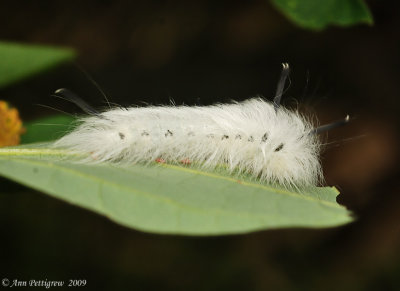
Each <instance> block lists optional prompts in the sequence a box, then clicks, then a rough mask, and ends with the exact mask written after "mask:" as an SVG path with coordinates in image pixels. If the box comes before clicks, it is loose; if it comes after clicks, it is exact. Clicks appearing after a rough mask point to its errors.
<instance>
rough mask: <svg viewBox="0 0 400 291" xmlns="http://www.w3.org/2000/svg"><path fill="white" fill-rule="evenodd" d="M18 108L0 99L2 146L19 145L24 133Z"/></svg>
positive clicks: (0, 138) (0, 142)
mask: <svg viewBox="0 0 400 291" xmlns="http://www.w3.org/2000/svg"><path fill="white" fill-rule="evenodd" d="M24 131H25V129H24V128H23V127H22V121H21V119H20V118H19V114H18V110H17V109H15V108H10V107H9V106H8V104H7V102H5V101H1V100H0V147H5V146H13V145H17V144H19V142H20V135H21V134H22V133H24Z"/></svg>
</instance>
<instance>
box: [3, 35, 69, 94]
mask: <svg viewBox="0 0 400 291" xmlns="http://www.w3.org/2000/svg"><path fill="white" fill-rule="evenodd" d="M74 57H75V53H74V51H73V50H71V49H67V48H56V47H49V46H39V45H27V44H19V43H12V42H0V88H2V87H5V86H8V85H11V84H13V83H15V82H18V81H20V80H22V79H24V78H27V77H30V76H32V75H35V74H37V73H40V72H42V71H44V70H48V69H50V68H52V67H55V66H57V65H59V64H60V63H62V62H65V61H70V60H72V59H73V58H74Z"/></svg>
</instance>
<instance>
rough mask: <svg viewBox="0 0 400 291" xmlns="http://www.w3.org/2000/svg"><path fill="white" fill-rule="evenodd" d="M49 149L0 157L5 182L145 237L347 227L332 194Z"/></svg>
mask: <svg viewBox="0 0 400 291" xmlns="http://www.w3.org/2000/svg"><path fill="white" fill-rule="evenodd" d="M73 159H74V157H73V156H71V154H69V153H67V152H65V151H59V150H53V149H50V148H49V147H48V146H47V145H46V144H44V145H42V146H37V145H31V146H22V147H17V148H3V149H0V175H2V176H4V177H6V178H9V179H11V180H14V181H16V182H19V183H21V184H24V185H26V186H29V187H32V188H34V189H37V190H40V191H43V192H44V193H47V194H49V195H51V196H54V197H56V198H59V199H62V200H64V201H67V202H69V203H72V204H75V205H78V206H81V207H84V208H87V209H90V210H92V211H95V212H97V213H99V214H102V215H105V216H106V217H108V218H110V219H112V220H114V221H116V222H118V223H120V224H123V225H125V226H128V227H131V228H135V229H138V230H142V231H148V232H155V233H168V234H183V235H221V234H237V233H247V232H251V231H257V230H264V229H271V228H282V227H312V228H319V227H331V226H338V225H342V224H345V223H348V222H350V221H351V220H352V218H351V217H350V213H349V212H348V211H347V210H346V209H345V208H344V207H342V206H340V205H338V204H337V203H336V200H335V197H336V196H337V194H338V191H337V190H336V189H335V188H330V187H325V188H310V189H307V190H304V191H303V193H296V192H294V191H290V190H286V189H278V188H273V187H271V186H268V185H263V184H259V183H256V182H251V181H249V180H248V179H245V178H244V179H242V178H240V181H239V180H238V178H235V177H232V176H227V175H223V174H221V173H209V172H203V171H200V170H197V169H193V168H186V167H180V166H175V165H166V164H155V163H154V164H151V165H148V166H143V165H132V166H129V167H127V166H125V167H123V166H116V165H112V164H97V165H87V164H79V163H73V162H71V160H73Z"/></svg>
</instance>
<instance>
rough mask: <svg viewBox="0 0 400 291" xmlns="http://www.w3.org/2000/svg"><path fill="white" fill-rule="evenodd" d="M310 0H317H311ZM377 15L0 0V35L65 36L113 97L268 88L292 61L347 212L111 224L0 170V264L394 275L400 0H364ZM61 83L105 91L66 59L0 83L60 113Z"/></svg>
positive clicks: (229, 279) (25, 111) (224, 277)
mask: <svg viewBox="0 0 400 291" xmlns="http://www.w3.org/2000/svg"><path fill="white" fill-rule="evenodd" d="M321 3H322V2H321ZM367 3H368V5H369V7H370V8H371V11H372V13H373V16H374V20H375V25H374V26H372V27H370V26H366V25H358V26H353V27H350V28H338V27H331V28H328V29H326V30H324V31H321V32H314V31H309V30H304V29H302V28H299V27H297V26H295V25H294V24H293V23H291V22H289V21H288V20H287V19H286V18H284V17H283V16H282V15H281V14H280V13H279V12H277V11H276V10H275V9H274V7H273V6H271V4H270V3H269V2H268V1H266V0H263V1H205V0H195V1H186V2H184V1H182V2H180V1H160V0H159V1H97V2H96V1H81V2H74V1H0V39H2V40H9V41H21V42H26V43H35V44H48V45H57V46H66V47H72V48H75V49H76V50H77V52H78V53H79V58H78V60H77V63H78V64H79V65H80V66H81V67H83V68H84V69H85V70H86V71H87V72H88V73H89V74H90V75H91V76H92V77H93V78H94V79H95V80H96V81H97V82H98V83H99V85H100V87H101V88H102V89H103V90H104V91H105V93H106V94H107V95H108V96H109V99H110V100H111V102H115V103H117V104H122V105H130V104H141V102H142V101H145V102H149V103H153V104H168V102H169V100H170V99H173V100H175V102H176V103H177V104H182V103H185V104H198V103H201V104H210V103H213V102H226V101H229V100H231V99H234V100H243V99H246V98H249V97H252V96H255V95H258V94H261V95H263V96H266V97H267V98H268V97H272V96H273V94H274V92H275V88H276V83H277V80H278V78H279V73H280V69H281V65H280V63H282V62H289V63H290V65H291V68H292V73H291V80H292V82H291V86H290V88H289V89H288V91H287V92H286V94H285V96H284V104H285V105H286V106H288V107H297V106H299V107H300V108H302V109H304V110H306V111H308V112H311V114H315V115H316V116H318V118H319V120H320V122H321V123H327V122H331V121H333V120H337V119H339V118H343V117H344V116H345V115H346V114H350V115H351V116H352V117H354V119H353V120H352V122H351V123H350V124H349V125H348V126H346V127H343V128H340V129H336V130H333V131H332V132H330V133H329V135H325V136H324V137H323V138H324V139H325V141H326V142H327V143H328V146H327V148H326V151H325V152H324V154H323V156H322V161H323V165H324V171H325V177H326V181H327V184H328V185H336V186H337V187H338V188H339V189H340V191H341V194H340V196H339V197H338V202H339V203H341V204H343V205H345V206H346V207H348V208H349V209H351V210H353V211H354V213H355V215H356V216H357V217H358V219H357V221H356V222H354V223H352V224H350V225H346V226H343V227H338V228H332V229H321V230H310V229H283V230H272V231H263V232H258V233H252V234H248V235H237V236H222V237H181V236H161V235H155V234H147V233H141V232H137V231H135V230H131V229H127V228H124V227H122V226H119V225H116V224H114V223H112V222H110V221H109V220H107V219H106V218H104V217H101V216H98V215H96V214H93V213H91V212H88V211H86V210H83V209H80V208H77V207H74V206H71V205H68V204H66V203H64V202H60V201H58V200H55V199H53V198H50V197H48V196H46V195H44V194H41V193H37V192H34V191H32V190H30V189H27V188H25V187H23V186H20V185H17V184H14V183H12V182H10V181H6V180H4V179H2V180H0V215H1V216H0V217H1V224H0V227H1V229H0V231H1V238H0V240H1V243H0V246H1V247H0V250H1V251H0V252H1V254H0V268H1V273H0V274H1V276H2V278H3V277H7V278H9V279H20V280H29V279H38V280H39V279H41V280H44V279H48V280H68V279H80V278H81V279H86V280H87V281H88V286H89V287H90V288H91V289H93V290H119V289H121V290H122V289H128V288H129V289H131V290H176V289H183V290H396V289H397V290H399V288H400V287H399V286H400V284H399V275H400V228H399V221H400V195H399V194H400V193H399V192H400V191H399V190H400V187H399V183H398V177H399V176H398V167H397V165H398V161H397V159H398V147H399V134H398V133H399V119H400V118H399V114H398V112H399V105H400V104H399V103H400V102H399V100H400V98H399V89H398V87H396V86H398V85H399V82H400V78H399V77H400V69H399V67H400V54H399V53H400V33H399V28H400V26H399V24H400V13H399V11H400V10H399V8H400V5H399V3H398V2H397V1H378V0H374V1H372V0H371V1H367ZM60 87H66V88H69V89H71V90H73V91H75V92H77V93H78V94H79V95H80V96H82V97H83V98H84V99H85V100H87V101H88V102H89V103H91V104H92V105H94V106H95V107H104V106H105V102H104V98H103V97H102V96H101V94H100V92H99V91H98V90H97V89H96V88H95V86H94V85H93V83H92V82H91V81H90V80H88V78H87V77H86V76H85V74H83V73H82V71H81V70H80V69H79V68H78V66H77V65H75V64H67V65H64V66H62V67H59V68H57V69H56V70H53V71H51V72H47V73H43V74H41V75H39V76H36V77H34V78H30V79H29V80H26V81H24V82H21V83H18V84H17V85H13V86H11V87H7V88H5V89H3V90H0V99H3V100H8V101H9V102H11V103H12V104H13V105H14V106H16V107H17V108H18V109H19V110H20V114H21V116H22V118H23V119H24V121H30V120H34V119H36V118H39V117H44V116H48V115H51V114H54V113H55V112H56V111H53V110H49V109H46V108H43V107H40V106H37V105H36V104H45V105H49V106H53V107H55V108H57V109H60V110H63V111H66V112H68V113H76V112H79V109H78V108H76V107H75V106H74V105H73V104H68V103H66V102H63V101H61V100H54V99H53V98H51V97H50V94H51V93H52V92H53V91H54V90H55V89H57V88H60Z"/></svg>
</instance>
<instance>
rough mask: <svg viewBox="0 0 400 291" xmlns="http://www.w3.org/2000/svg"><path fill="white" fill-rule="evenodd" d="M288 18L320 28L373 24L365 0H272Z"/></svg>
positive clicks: (300, 23) (300, 24)
mask: <svg viewBox="0 0 400 291" xmlns="http://www.w3.org/2000/svg"><path fill="white" fill-rule="evenodd" d="M272 3H273V4H274V5H275V6H276V8H277V9H278V10H280V11H281V12H282V13H283V14H284V15H285V16H286V17H287V18H289V19H290V20H291V21H293V22H294V23H296V24H297V25H299V26H302V27H304V28H309V29H315V30H320V29H324V28H325V27H326V26H328V25H338V26H350V25H354V24H358V23H366V24H370V25H372V24H373V19H372V15H371V12H370V11H369V9H368V7H367V5H366V4H365V3H364V1H363V0H324V1H320V0H272Z"/></svg>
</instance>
